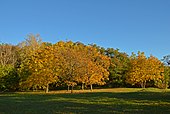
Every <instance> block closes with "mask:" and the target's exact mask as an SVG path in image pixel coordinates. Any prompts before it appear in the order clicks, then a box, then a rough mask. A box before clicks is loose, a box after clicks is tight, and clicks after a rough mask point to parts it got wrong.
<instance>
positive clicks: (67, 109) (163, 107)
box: [0, 88, 170, 114]
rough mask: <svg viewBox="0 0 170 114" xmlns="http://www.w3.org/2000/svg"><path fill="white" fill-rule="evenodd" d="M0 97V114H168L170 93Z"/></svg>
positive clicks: (103, 92)
mask: <svg viewBox="0 0 170 114" xmlns="http://www.w3.org/2000/svg"><path fill="white" fill-rule="evenodd" d="M74 92H75V93H73V94H70V93H68V92H67V91H53V92H50V93H48V94H45V93H42V92H15V93H0V114H37V113H38V114H60V113H61V114H65V113H83V114H101V113H107V114H108V113H121V114H122V113H153V114H160V113H162V114H165V113H170V90H166V91H165V90H160V89H154V88H150V89H145V90H143V89H134V88H114V89H96V90H94V91H93V92H90V91H89V90H85V91H80V90H79V91H78V90H75V91H74Z"/></svg>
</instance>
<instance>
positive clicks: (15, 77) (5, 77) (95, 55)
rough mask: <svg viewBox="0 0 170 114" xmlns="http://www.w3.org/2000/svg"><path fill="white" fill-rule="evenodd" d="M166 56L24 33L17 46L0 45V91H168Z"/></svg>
mask: <svg viewBox="0 0 170 114" xmlns="http://www.w3.org/2000/svg"><path fill="white" fill-rule="evenodd" d="M169 58H170V57H169V56H166V57H164V59H163V61H160V60H158V59H157V58H156V57H154V56H150V57H146V56H145V54H144V52H138V54H137V55H136V54H134V53H132V55H131V56H128V55H127V54H126V53H122V52H119V50H118V49H113V48H108V49H105V48H102V47H100V46H97V45H95V44H91V45H85V44H83V43H81V42H72V41H66V42H64V41H59V42H57V43H55V44H52V43H49V42H43V41H42V40H41V38H40V36H39V35H33V34H29V35H28V37H27V39H26V40H25V41H23V42H21V43H19V44H18V45H10V44H3V43H2V44H0V91H28V90H39V89H44V90H45V91H46V92H48V91H49V88H52V89H55V88H56V87H68V89H70V87H71V90H72V91H73V88H74V87H78V86H79V87H81V89H86V88H90V89H91V90H92V89H93V85H94V86H95V87H97V86H98V87H142V88H145V87H158V88H168V87H169V84H170V83H169V82H170V67H169V66H168V65H166V64H164V63H168V64H169V62H170V61H169Z"/></svg>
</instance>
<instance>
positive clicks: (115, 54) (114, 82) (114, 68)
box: [105, 48, 130, 87]
mask: <svg viewBox="0 0 170 114" xmlns="http://www.w3.org/2000/svg"><path fill="white" fill-rule="evenodd" d="M105 54H106V55H107V56H108V57H110V58H111V65H110V67H109V72H110V75H109V81H108V82H107V84H108V86H109V87H125V84H126V83H125V80H126V73H127V71H128V68H129V62H130V60H129V57H128V55H127V54H126V53H122V52H119V49H116V50H115V49H113V48H108V49H107V50H105Z"/></svg>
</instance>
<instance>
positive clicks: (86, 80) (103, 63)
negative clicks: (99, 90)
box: [80, 45, 110, 90]
mask: <svg viewBox="0 0 170 114" xmlns="http://www.w3.org/2000/svg"><path fill="white" fill-rule="evenodd" d="M83 49H84V50H83V53H82V55H84V56H83V57H84V58H85V59H84V62H83V64H84V66H83V67H82V68H83V70H82V75H81V76H82V78H80V81H81V83H82V84H85V85H90V88H91V90H92V89H93V88H92V85H93V84H97V85H104V84H105V83H106V80H108V76H109V71H108V68H109V66H110V58H109V57H107V56H105V55H104V54H102V53H101V52H100V51H99V50H98V48H96V47H94V46H93V45H88V46H86V47H84V48H83ZM82 87H83V86H82Z"/></svg>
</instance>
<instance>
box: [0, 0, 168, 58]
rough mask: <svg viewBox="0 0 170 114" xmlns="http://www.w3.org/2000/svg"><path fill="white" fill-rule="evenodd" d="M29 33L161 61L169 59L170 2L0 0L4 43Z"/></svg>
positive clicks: (54, 40) (150, 0)
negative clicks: (167, 56) (150, 57)
mask: <svg viewBox="0 0 170 114" xmlns="http://www.w3.org/2000/svg"><path fill="white" fill-rule="evenodd" d="M29 33H33V34H37V33H38V34H40V35H41V37H42V39H43V41H48V42H52V43H55V42H58V41H60V40H72V41H75V42H76V41H80V42H82V43H84V44H91V43H95V44H97V45H99V46H102V47H105V48H108V47H112V48H119V49H120V51H122V52H126V53H128V54H131V52H135V53H136V52H138V51H144V52H145V53H146V55H147V56H149V55H150V54H152V55H154V56H156V57H158V58H159V59H161V58H162V57H163V56H165V55H167V54H170V45H169V44H170V0H0V42H1V43H2V42H3V43H11V44H18V43H19V42H21V41H24V40H25V38H26V36H27V34H29Z"/></svg>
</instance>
